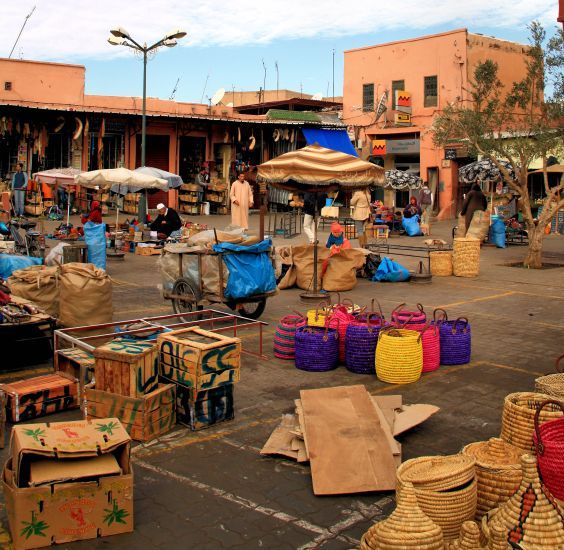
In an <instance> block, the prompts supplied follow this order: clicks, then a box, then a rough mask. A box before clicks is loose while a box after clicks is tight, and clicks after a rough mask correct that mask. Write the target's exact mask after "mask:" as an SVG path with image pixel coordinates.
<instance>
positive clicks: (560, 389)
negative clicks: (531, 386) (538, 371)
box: [535, 354, 564, 401]
mask: <svg viewBox="0 0 564 550" xmlns="http://www.w3.org/2000/svg"><path fill="white" fill-rule="evenodd" d="M562 359H564V354H563V355H561V356H560V357H559V358H558V359H556V374H547V375H546V376H541V377H540V378H537V379H536V380H535V391H537V392H539V393H544V394H546V395H551V396H552V397H556V398H557V399H558V400H560V401H564V372H563V370H562V367H561V366H560V365H561V364H562V363H561V362H562Z"/></svg>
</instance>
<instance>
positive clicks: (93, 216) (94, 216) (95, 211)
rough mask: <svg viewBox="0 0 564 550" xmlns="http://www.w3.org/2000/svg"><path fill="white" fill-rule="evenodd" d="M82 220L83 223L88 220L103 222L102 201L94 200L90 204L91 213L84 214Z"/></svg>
mask: <svg viewBox="0 0 564 550" xmlns="http://www.w3.org/2000/svg"><path fill="white" fill-rule="evenodd" d="M81 221H82V225H84V224H85V223H86V222H92V223H102V208H101V207H100V203H99V202H98V201H92V204H91V205H90V214H88V216H86V215H83V216H82V218H81Z"/></svg>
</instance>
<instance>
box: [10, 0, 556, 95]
mask: <svg viewBox="0 0 564 550" xmlns="http://www.w3.org/2000/svg"><path fill="white" fill-rule="evenodd" d="M34 6H35V7H36V8H35V11H33V14H32V15H31V17H29V19H28V20H27V24H26V26H25V28H24V30H23V32H22V34H21V37H20V39H19V41H18V43H17V45H16V47H15V49H14V53H13V54H12V57H13V58H22V59H34V60H42V61H55V62H63V63H77V64H81V65H84V66H85V67H86V93H89V94H102V95H125V96H140V95H141V94H142V74H143V63H142V60H141V59H140V58H138V57H136V56H135V55H134V52H133V51H132V50H131V49H129V48H125V47H123V46H112V45H110V44H108V42H107V38H108V37H109V36H110V33H109V30H110V29H112V28H116V27H122V28H124V29H126V30H127V31H128V32H129V34H130V35H131V36H132V37H133V38H134V39H135V40H137V41H138V42H140V43H143V42H146V43H147V44H148V45H150V44H153V43H155V42H157V41H158V40H160V39H161V38H162V37H163V36H165V35H166V34H167V33H168V32H169V31H172V30H175V29H182V30H184V31H186V32H187V33H188V34H187V36H186V37H185V38H183V39H181V40H179V41H178V45H177V46H176V47H174V48H160V49H159V50H158V51H157V52H156V54H155V55H154V57H153V58H152V59H150V60H149V63H148V68H147V95H148V96H149V97H159V98H162V99H168V98H170V97H171V95H172V94H173V90H174V89H175V88H176V91H175V93H174V99H175V100H177V101H188V102H198V103H199V102H200V101H203V102H204V103H205V102H207V101H208V100H209V97H211V96H212V95H213V94H214V92H215V91H216V90H218V89H219V88H225V89H227V90H232V89H235V90H236V91H238V90H258V89H259V87H261V86H263V81H264V77H265V73H264V67H266V88H267V89H276V86H277V81H276V69H275V64H276V63H277V64H278V73H279V87H280V89H283V88H286V89H291V90H295V91H298V92H299V91H300V90H303V92H304V93H310V94H314V93H321V94H322V95H323V96H328V97H331V96H332V95H333V85H334V92H335V95H336V96H340V95H342V86H343V52H344V51H345V50H347V49H352V48H358V47H362V46H368V45H372V44H381V43H385V42H390V41H394V40H402V39H407V38H413V37H417V36H424V35H427V34H434V33H438V32H444V31H448V30H453V29H458V28H462V27H465V28H467V29H468V30H469V31H470V32H474V33H482V34H485V35H489V36H495V37H497V38H503V39H506V40H512V41H515V42H520V43H524V44H526V43H527V40H528V33H527V24H528V23H530V22H531V21H532V20H534V19H537V20H539V21H541V23H543V24H544V26H545V28H546V29H547V31H548V32H549V34H552V32H553V30H554V29H555V27H556V17H557V11H558V0H463V1H459V0H434V1H433V2H429V1H428V0H401V1H398V2H389V1H386V2H385V1H383V0H349V1H348V2H345V1H343V0H323V1H321V0H309V1H307V2H305V1H304V0H285V1H280V0H277V1H274V0H261V1H256V0H231V1H230V2H225V1H224V0H135V2H133V1H121V0H112V1H110V0H95V1H92V0H89V1H84V0H72V1H71V0H17V1H14V0H0V37H1V38H0V57H8V55H9V53H10V50H11V49H12V47H13V45H14V43H15V41H16V39H17V36H18V33H19V32H20V29H21V26H22V24H23V23H24V21H25V19H26V15H28V14H29V13H30V12H31V11H32V9H33V7H34ZM333 50H334V51H335V54H334V58H335V62H334V74H335V78H334V80H333ZM263 64H264V65H263Z"/></svg>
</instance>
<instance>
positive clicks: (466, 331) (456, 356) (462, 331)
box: [439, 317, 472, 365]
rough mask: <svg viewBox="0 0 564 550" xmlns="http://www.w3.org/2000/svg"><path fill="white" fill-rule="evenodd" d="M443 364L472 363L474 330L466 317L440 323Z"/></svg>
mask: <svg viewBox="0 0 564 550" xmlns="http://www.w3.org/2000/svg"><path fill="white" fill-rule="evenodd" d="M439 330H440V333H441V365H465V364H466V363H470V356H471V353H472V331H471V329H470V323H469V322H468V319H467V318H466V317H459V318H458V319H457V320H456V321H449V320H448V319H447V318H446V317H445V320H443V321H442V322H441V323H440V326H439Z"/></svg>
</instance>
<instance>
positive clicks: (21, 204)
mask: <svg viewBox="0 0 564 550" xmlns="http://www.w3.org/2000/svg"><path fill="white" fill-rule="evenodd" d="M28 181H29V178H28V175H27V174H26V173H25V172H24V171H23V162H18V164H16V172H15V174H14V176H13V177H12V192H13V194H14V213H15V214H16V216H23V215H24V210H25V193H26V189H27V183H28Z"/></svg>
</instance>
